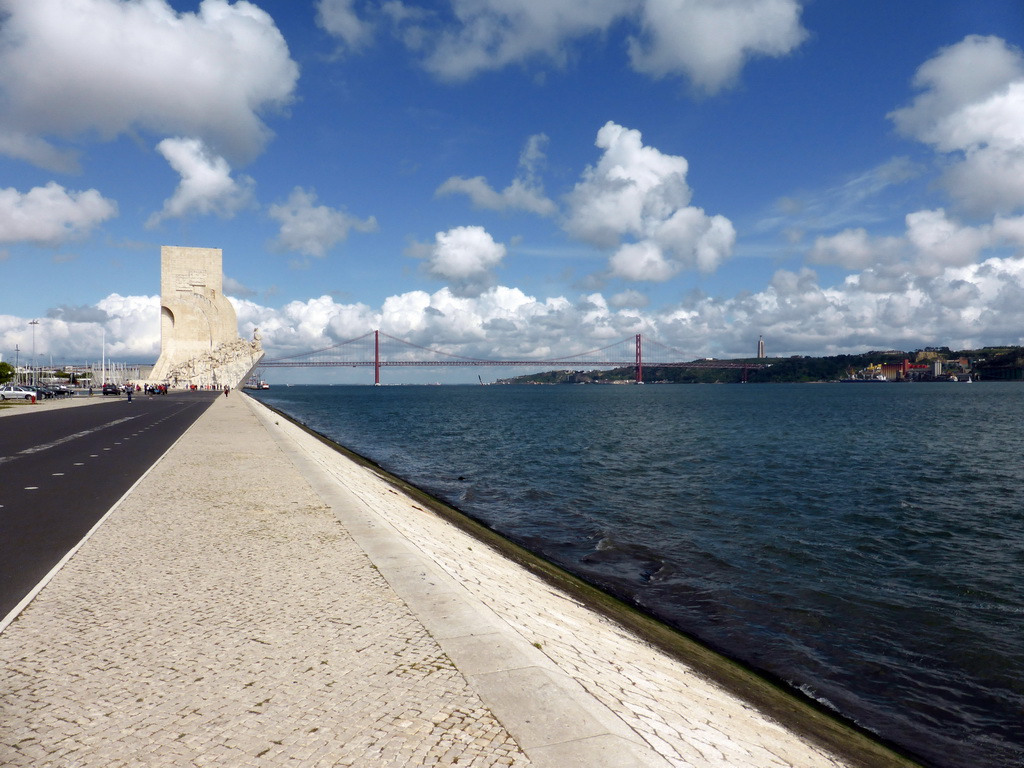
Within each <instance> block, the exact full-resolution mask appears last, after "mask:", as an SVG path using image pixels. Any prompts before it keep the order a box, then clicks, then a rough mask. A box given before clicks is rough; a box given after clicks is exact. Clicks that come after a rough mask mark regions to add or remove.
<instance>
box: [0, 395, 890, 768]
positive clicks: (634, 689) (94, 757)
mask: <svg viewBox="0 0 1024 768" xmlns="http://www.w3.org/2000/svg"><path fill="white" fill-rule="evenodd" d="M140 406H142V407H144V406H145V403H144V402H141V403H140ZM133 407H134V406H133ZM0 659H2V661H3V664H4V674H3V676H2V678H0V765H3V766H6V767H9V768H14V767H16V766H25V767H26V768H27V767H29V766H31V768H42V767H43V766H60V767H61V768H63V767H68V768H71V767H74V768H87V767H89V768H91V767H93V766H95V767H96V768H100V767H102V768H118V767H119V766H146V767H147V768H154V767H162V766H168V767H171V766H174V767H175V768H179V767H181V766H294V767H295V768H306V767H310V768H312V767H314V766H317V767H318V766H372V767H377V766H381V767H391V766H459V768H465V767H466V766H472V767H473V768H477V767H482V766H531V765H532V766H541V767H543V768H571V767H572V766H581V767H582V766H587V768H602V767H607V768H630V766H720V767H722V768H725V767H726V766H729V767H730V768H736V767H737V766H756V767H757V768H774V767H776V766H801V767H803V766H806V767H808V768H810V767H812V766H831V767H833V768H838V767H839V766H844V765H848V763H844V762H842V761H840V760H839V759H838V758H835V757H834V756H831V755H830V754H828V753H826V752H825V751H823V750H822V749H820V748H818V747H816V746H814V745H812V744H811V743H810V742H808V741H806V740H804V739H802V738H799V737H797V736H795V735H794V734H793V733H791V732H789V731H787V730H786V729H784V728H783V727H781V726H780V725H778V724H776V723H775V722H773V721H772V720H770V719H768V718H766V717H764V716H763V715H761V714H759V713H758V712H756V711H755V710H753V709H752V708H751V707H750V706H748V705H746V704H744V703H742V702H741V701H739V700H738V699H736V698H734V697H733V696H732V695H730V694H728V693H726V692H725V691H723V690H722V689H720V688H718V687H717V686H715V685H713V684H711V683H709V682H706V681H705V680H704V679H703V678H702V677H701V676H700V675H698V674H696V673H695V672H693V671H692V670H690V669H689V668H688V667H686V666H685V665H683V664H682V663H680V662H679V661H676V660H674V659H672V658H670V657H669V656H667V655H665V654H664V653H662V652H660V651H658V650H656V649H654V648H652V647H650V646H649V645H647V644H645V643H643V642H641V641H639V640H637V639H635V638H634V637H633V636H632V635H630V634H628V633H627V632H625V631H624V630H622V629H620V628H619V627H618V625H616V624H613V623H612V622H610V621H609V620H607V619H605V618H603V617H601V616H599V615H598V614H596V613H594V612H593V611H591V610H588V609H587V608H586V607H584V606H583V605H581V604H580V603H579V602H577V601H576V600H574V599H571V598H569V597H567V596H565V595H564V594H562V593H561V592H559V591H557V590H555V589H554V588H552V587H551V586H549V585H548V584H547V583H546V582H544V581H542V580H541V579H539V578H537V577H535V576H533V575H532V574H530V573H529V572H527V571H526V570H524V569H522V568H521V567H520V566H518V565H516V564H514V563H512V562H511V561H509V560H508V559H506V558H505V557H503V556H501V555H499V554H498V553H496V552H494V551H492V550H491V549H490V548H488V547H487V546H486V545H484V544H481V543H480V542H479V541H477V540H476V539H474V538H472V537H470V536H468V535H467V534H465V533H463V532H462V531H460V530H459V529H457V528H456V527H454V526H452V525H450V524H449V523H447V522H444V521H443V520H441V519H440V518H438V517H436V516H435V515H433V514H432V513H430V512H428V511H426V510H425V509H423V508H422V507H421V506H420V505H419V504H417V502H416V500H415V499H412V498H410V497H408V496H406V495H404V494H401V493H399V492H398V491H396V490H395V488H394V487H392V486H391V485H390V484H388V483H387V482H386V481H385V480H383V479H382V478H380V477H378V476H377V475H376V474H375V473H373V472H372V471H370V470H368V469H365V468H363V467H361V466H359V465H357V464H355V463H354V462H352V461H350V460H348V459H346V458H345V457H343V456H342V455H341V454H339V453H338V452H336V451H334V450H333V449H331V448H330V447H328V446H326V445H324V444H323V443H321V442H320V441H318V440H316V439H315V438H313V437H311V436H310V435H308V434H307V433H305V432H304V431H303V430H301V429H300V428H298V427H297V426H295V425H293V424H292V423H290V422H288V421H287V420H285V419H283V418H280V417H278V416H277V415H276V414H274V413H273V412H271V411H269V410H268V409H266V408H264V407H263V406H262V405H260V404H258V403H256V402H255V401H253V400H251V399H250V398H248V397H246V396H244V395H242V394H241V393H232V394H231V396H230V397H227V398H224V397H220V398H218V399H217V401H216V402H215V403H214V405H213V406H212V407H211V408H210V410H209V411H207V412H206V414H204V415H203V416H202V417H201V418H200V420H199V421H197V422H196V424H195V425H194V426H193V427H192V428H191V429H190V430H189V431H188V432H187V433H186V434H185V435H184V436H183V437H182V439H181V440H180V441H179V442H178V443H177V444H176V446H175V447H173V448H172V449H171V450H170V451H169V452H168V453H167V454H166V455H165V456H164V458H163V459H162V460H161V461H160V462H159V463H158V464H157V465H156V466H155V467H154V468H153V469H152V470H151V471H150V472H149V473H148V474H147V475H146V476H145V477H144V478H143V479H142V480H141V481H140V482H139V483H138V484H137V486H136V487H135V488H134V489H133V490H132V491H131V492H130V493H129V494H128V495H127V496H126V497H125V498H124V499H123V500H122V501H121V502H120V504H119V505H118V506H117V507H115V509H114V510H113V511H112V513H111V514H110V515H109V516H108V518H107V519H106V520H105V522H103V523H102V524H101V525H100V526H99V527H98V528H97V529H96V530H95V531H94V533H93V535H92V536H91V537H90V538H89V540H88V541H87V542H86V543H85V544H84V546H83V547H82V548H81V549H80V550H79V551H78V553H77V554H76V555H75V556H74V557H73V558H72V559H71V560H70V561H69V562H68V563H67V564H66V565H65V566H64V568H63V569H62V570H61V571H60V572H59V573H58V574H57V575H56V576H55V577H54V578H53V580H52V581H51V582H50V583H49V584H48V585H47V586H46V588H45V589H43V590H42V592H41V593H40V594H39V595H38V597H37V598H36V599H35V600H34V601H33V602H32V603H31V604H30V605H29V606H28V607H27V608H26V609H25V611H24V612H23V613H22V614H21V615H20V616H19V617H18V618H17V619H16V620H14V621H13V622H12V623H11V624H10V625H9V626H8V627H7V628H6V629H5V630H4V631H3V632H2V634H0ZM877 764H883V763H881V762H879V763H877Z"/></svg>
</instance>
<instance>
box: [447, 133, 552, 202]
mask: <svg viewBox="0 0 1024 768" xmlns="http://www.w3.org/2000/svg"><path fill="white" fill-rule="evenodd" d="M547 141H548V137H547V136H545V135H544V134H543V133H539V134H537V135H535V136H531V137H530V138H529V140H528V141H527V143H526V147H525V148H524V149H523V152H522V154H521V155H520V156H519V171H518V173H517V175H516V178H514V179H513V180H512V183H511V184H509V186H507V187H505V189H504V190H502V191H501V192H496V191H495V190H494V189H492V188H491V186H490V185H489V184H488V183H487V179H485V178H484V177H483V176H474V177H473V178H471V179H467V178H463V177H461V176H452V177H451V178H450V179H448V180H447V181H445V182H444V183H443V184H442V185H441V186H440V187H438V188H437V192H436V194H437V195H438V196H439V197H440V196H444V195H452V194H456V193H461V194H464V195H467V196H468V197H469V199H470V200H471V201H472V202H473V205H474V206H475V207H477V208H487V209H490V210H494V211H504V210H523V211H529V212H531V213H536V214H540V215H541V216H550V215H551V214H553V213H555V211H556V206H555V203H554V202H553V201H552V200H550V199H548V198H547V197H545V196H544V185H543V183H542V182H541V180H540V176H539V166H540V165H541V164H542V163H543V162H544V145H545V144H546V143H547Z"/></svg>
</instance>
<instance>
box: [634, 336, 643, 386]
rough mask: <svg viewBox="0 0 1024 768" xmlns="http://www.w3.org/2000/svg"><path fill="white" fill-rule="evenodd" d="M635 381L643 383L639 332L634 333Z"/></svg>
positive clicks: (641, 349)
mask: <svg viewBox="0 0 1024 768" xmlns="http://www.w3.org/2000/svg"><path fill="white" fill-rule="evenodd" d="M636 383H637V384H643V383H644V355H643V344H642V342H641V336H640V334H639V333H638V334H637V335H636Z"/></svg>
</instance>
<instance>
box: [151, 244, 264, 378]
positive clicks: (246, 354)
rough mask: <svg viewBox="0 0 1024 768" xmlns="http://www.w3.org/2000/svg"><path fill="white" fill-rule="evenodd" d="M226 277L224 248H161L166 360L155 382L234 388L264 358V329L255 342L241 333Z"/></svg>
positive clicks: (156, 369)
mask: <svg viewBox="0 0 1024 768" xmlns="http://www.w3.org/2000/svg"><path fill="white" fill-rule="evenodd" d="M223 274H224V273H223V257H222V254H221V250H220V248H186V247H181V246H173V245H165V246H163V247H161V248H160V358H159V359H158V360H157V361H156V365H155V366H154V367H153V372H152V373H151V374H150V379H149V381H150V382H152V383H156V384H167V385H169V386H171V387H175V388H186V389H187V388H190V387H192V386H193V385H194V386H198V387H202V388H204V389H205V388H208V387H213V388H217V389H221V388H223V387H231V388H232V389H234V388H235V387H237V386H239V384H241V383H242V382H244V381H245V380H246V379H247V378H248V376H249V374H250V373H251V372H252V370H253V369H254V368H255V367H256V365H257V363H259V361H260V360H261V359H262V358H263V346H262V344H261V343H260V335H259V330H258V329H256V330H255V332H254V334H253V340H252V341H246V340H245V339H243V338H242V337H240V336H239V335H238V317H237V316H236V315H235V308H234V307H233V306H231V302H230V301H228V300H227V297H225V296H224V292H223V284H224V279H223Z"/></svg>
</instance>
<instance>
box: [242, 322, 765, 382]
mask: <svg viewBox="0 0 1024 768" xmlns="http://www.w3.org/2000/svg"><path fill="white" fill-rule="evenodd" d="M645 351H646V352H647V354H648V357H647V359H646V360H645V358H644V352H645ZM682 356H683V353H682V352H680V351H679V350H677V349H673V348H672V347H669V346H666V345H664V344H660V343H658V342H656V341H650V340H648V341H647V342H646V346H645V341H644V339H643V337H642V336H641V334H639V333H638V334H636V335H635V336H633V337H630V338H625V339H622V340H620V341H617V342H615V343H614V344H609V345H608V346H606V347H601V348H600V349H591V350H588V351H586V352H579V353H575V354H572V355H568V356H564V357H549V358H529V359H520V360H488V359H484V358H476V357H464V356H462V355H456V354H452V353H450V352H444V351H442V350H439V349H431V348H430V347H424V346H421V345H419V344H414V343H412V342H411V341H405V340H404V339H399V338H397V337H395V336H392V335H390V334H387V333H384V332H383V331H379V330H378V331H370V332H369V333H365V334H363V335H362V336H359V337H358V338H355V339H349V340H348V341H342V342H340V343H338V344H334V345H332V346H330V347H324V348H323V349H316V350H313V351H311V352H301V353H298V354H295V355H288V356H285V357H277V358H272V359H270V360H264V361H262V362H261V363H260V368H330V367H338V368H341V367H349V368H370V367H372V368H373V383H374V384H380V369H381V368H395V367H420V368H437V367H469V366H508V367H530V368H537V367H540V368H547V367H555V368H578V367H580V366H590V367H592V368H625V367H633V368H634V369H635V371H636V379H635V380H636V382H637V383H638V384H640V383H643V371H644V365H647V366H648V367H657V368H718V369H732V370H742V371H743V380H744V381H746V380H747V373H748V372H749V371H753V370H760V369H762V368H767V367H768V366H767V364H764V363H748V362H743V361H729V360H695V361H693V362H680V361H679V358H680V357H682Z"/></svg>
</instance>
